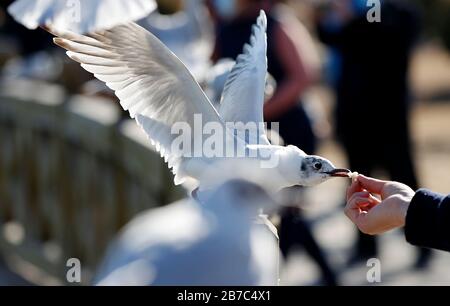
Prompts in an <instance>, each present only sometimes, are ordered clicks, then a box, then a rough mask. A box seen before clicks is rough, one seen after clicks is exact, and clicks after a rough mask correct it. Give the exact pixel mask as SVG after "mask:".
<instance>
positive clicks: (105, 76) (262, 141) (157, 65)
mask: <svg viewBox="0 0 450 306" xmlns="http://www.w3.org/2000/svg"><path fill="white" fill-rule="evenodd" d="M47 30H48V31H49V32H51V33H53V34H54V35H55V36H58V37H56V38H54V42H55V43H56V44H57V45H59V46H61V47H63V48H65V49H66V50H68V52H67V55H68V56H69V57H70V58H72V59H73V60H75V61H77V62H79V63H81V66H82V67H83V68H84V69H86V70H87V71H89V72H91V73H93V74H94V75H95V77H97V78H98V79H99V80H101V81H103V82H105V83H106V85H107V86H108V87H109V88H111V89H112V90H114V91H115V93H116V95H117V97H118V98H119V99H120V104H121V105H122V107H123V108H124V109H125V110H128V111H129V113H130V116H131V117H132V118H135V119H136V121H137V123H138V124H139V125H140V126H141V127H142V128H143V129H144V131H145V132H146V134H147V135H148V136H149V138H150V140H151V142H152V143H153V144H154V145H155V146H156V149H157V150H159V152H160V153H161V156H162V157H164V159H165V161H166V162H168V165H169V168H171V169H172V171H173V173H174V174H175V183H176V184H182V183H184V182H186V181H192V180H194V181H195V182H196V184H197V185H196V186H197V187H198V186H199V187H200V191H201V190H202V189H205V190H206V189H208V186H207V185H208V183H209V182H211V181H212V180H213V179H211V178H212V177H214V176H216V177H220V176H222V175H223V171H214V169H216V168H218V165H219V164H220V163H224V162H225V163H227V164H230V163H233V162H235V161H237V160H244V161H245V162H246V163H248V164H249V165H250V164H252V165H253V166H254V169H252V170H250V172H253V171H255V172H258V173H259V176H260V177H261V182H265V184H264V187H267V188H269V189H271V191H274V192H276V191H279V190H281V189H283V188H286V187H290V186H295V185H302V186H312V185H316V184H319V183H322V182H324V181H326V180H328V179H330V178H332V177H338V176H339V177H348V176H349V173H350V171H349V170H346V169H336V167H335V166H334V165H333V164H332V163H331V162H330V161H328V160H326V159H324V158H322V157H319V156H309V155H306V154H305V153H304V152H303V151H302V150H301V149H299V148H297V147H294V146H287V147H284V146H275V145H271V144H270V142H269V141H268V139H267V137H266V131H265V129H264V128H258V127H260V126H261V125H262V126H263V104H264V89H265V84H266V74H267V57H266V51H267V35H266V30H267V19H266V15H265V13H264V12H263V11H261V13H260V16H259V17H258V20H257V24H256V25H254V27H253V33H252V36H251V39H250V44H247V45H245V47H244V52H243V54H241V55H240V56H239V57H238V58H237V61H236V65H235V66H234V68H233V70H232V71H231V73H230V75H229V77H228V80H227V82H226V84H225V89H224V92H223V95H222V101H221V106H220V108H219V110H216V109H215V108H214V107H213V105H212V104H211V102H210V101H209V99H208V98H207V97H206V95H205V93H204V92H203V90H202V89H201V88H200V86H199V84H198V83H197V82H196V81H195V80H194V78H193V77H192V75H191V73H190V72H189V71H188V70H187V68H186V67H185V66H184V64H183V63H182V62H181V61H180V60H179V59H178V58H177V57H176V56H175V55H174V54H173V53H172V52H171V51H170V50H169V49H168V48H167V47H166V46H164V45H163V44H162V43H161V42H160V41H159V40H158V39H157V38H156V37H155V36H154V35H152V34H151V33H149V32H148V31H146V30H145V29H143V28H142V27H140V26H138V25H137V24H135V23H127V24H124V25H119V26H116V27H114V28H112V29H110V30H104V31H97V32H94V33H91V34H89V35H88V36H83V35H78V34H75V33H71V32H68V31H59V30H58V29H54V28H47ZM199 115H201V116H202V124H203V125H202V126H201V127H200V130H199V129H198V127H197V126H196V125H197V124H198V116H199ZM180 122H181V123H186V124H187V125H188V126H189V127H190V128H191V131H192V133H190V134H189V133H188V134H187V135H184V136H186V137H188V138H189V139H188V142H189V144H190V143H194V144H196V143H198V142H201V144H203V145H205V140H204V138H205V135H204V134H205V133H204V130H202V127H204V126H205V125H206V124H207V123H214V124H216V125H218V126H219V127H221V128H222V131H223V132H222V134H223V135H222V136H223V137H222V138H223V145H224V146H225V147H227V148H228V147H232V146H234V149H235V151H239V152H245V155H244V156H240V155H239V154H235V155H232V156H231V157H230V156H229V155H226V156H225V155H224V156H219V157H218V156H210V155H209V154H204V152H203V151H201V152H199V151H198V150H199V148H200V150H202V148H203V147H202V146H201V145H200V146H196V145H194V146H193V147H194V148H193V149H190V148H189V147H190V145H183V149H182V150H181V149H180V150H175V149H174V148H177V147H176V146H173V144H174V143H176V142H178V141H179V140H180V137H179V136H180V135H178V134H176V133H173V129H172V128H173V127H174V125H176V124H178V123H180ZM228 123H243V124H250V125H251V124H252V123H253V124H254V125H252V126H256V128H254V129H252V130H250V134H251V135H253V136H254V137H246V136H245V134H244V136H242V133H239V132H241V131H239V130H238V131H236V129H233V130H232V129H230V128H229V125H228ZM243 129H244V131H243V132H244V133H245V131H246V130H245V129H246V127H243ZM249 129H251V128H249ZM247 132H248V131H247ZM185 144H186V143H185ZM251 161H253V163H251ZM255 161H256V162H255ZM222 169H225V170H226V169H227V167H226V166H225V167H224V168H222ZM205 172H208V179H205V178H204V177H205Z"/></svg>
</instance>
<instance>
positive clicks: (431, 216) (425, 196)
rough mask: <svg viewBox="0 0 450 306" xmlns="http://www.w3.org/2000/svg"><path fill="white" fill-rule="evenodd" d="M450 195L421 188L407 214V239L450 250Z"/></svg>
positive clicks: (423, 244) (414, 242)
mask: <svg viewBox="0 0 450 306" xmlns="http://www.w3.org/2000/svg"><path fill="white" fill-rule="evenodd" d="M449 218H450V197H447V198H445V197H444V196H442V195H438V194H435V193H433V192H431V191H428V190H425V189H421V190H419V191H417V193H416V195H415V196H414V198H413V199H412V201H411V204H410V206H409V209H408V213H407V216H406V225H405V235H406V240H407V241H408V242H409V243H411V244H413V245H417V246H422V247H428V248H435V249H441V250H446V251H450V232H449V230H450V220H449Z"/></svg>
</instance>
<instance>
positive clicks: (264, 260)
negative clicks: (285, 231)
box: [95, 180, 279, 286]
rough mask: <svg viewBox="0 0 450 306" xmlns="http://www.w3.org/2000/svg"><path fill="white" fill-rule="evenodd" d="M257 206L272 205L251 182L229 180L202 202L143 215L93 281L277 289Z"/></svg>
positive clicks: (272, 252) (270, 240)
mask: <svg viewBox="0 0 450 306" xmlns="http://www.w3.org/2000/svg"><path fill="white" fill-rule="evenodd" d="M261 208H266V209H267V208H269V209H270V208H272V209H273V208H275V203H274V202H273V200H272V199H271V198H270V197H269V195H268V194H267V193H266V192H265V191H264V190H263V189H262V188H260V187H258V186H257V185H255V184H252V183H249V182H244V181H237V180H235V181H229V182H227V183H225V184H224V185H221V186H220V187H218V188H217V189H215V190H214V191H213V192H212V193H211V194H210V196H209V197H208V198H207V199H206V200H205V202H204V203H202V204H199V203H198V202H196V201H194V200H192V199H191V200H184V201H181V202H177V203H175V204H172V205H169V206H166V207H163V208H159V209H156V210H152V211H149V212H147V213H143V214H142V215H140V216H139V217H137V218H136V219H135V220H134V221H132V222H131V223H130V224H129V225H127V226H126V227H125V229H124V231H123V232H122V233H121V234H120V235H119V237H118V239H117V240H116V241H115V242H114V243H113V244H112V245H111V247H110V248H109V249H108V252H107V255H106V257H105V260H104V262H103V263H102V264H101V266H100V269H99V271H98V274H97V277H96V281H95V283H96V284H98V285H106V286H110V285H115V286H117V285H141V286H143V285H159V286H161V285H176V286H180V285H181V286H183V285H188V286H198V285H210V286H211V285H213V286H220V285H221V286H225V285H229V286H230V285H233V286H239V285H253V286H258V285H271V286H273V285H277V284H278V253H279V251H278V239H277V237H276V236H275V235H274V233H273V232H272V231H271V230H270V229H269V227H267V226H266V225H265V224H264V219H261V217H257V214H258V210H259V209H261ZM257 219H259V224H258V222H255V220H257Z"/></svg>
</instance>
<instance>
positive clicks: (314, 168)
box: [300, 155, 351, 186]
mask: <svg viewBox="0 0 450 306" xmlns="http://www.w3.org/2000/svg"><path fill="white" fill-rule="evenodd" d="M350 173H351V171H350V170H348V169H339V168H336V167H335V166H334V165H333V164H332V163H331V162H330V161H329V160H327V159H325V158H323V157H320V156H312V155H309V156H305V157H304V158H303V159H302V161H301V165H300V177H301V179H300V181H301V185H303V186H314V185H318V184H321V183H323V182H325V181H327V180H329V179H331V178H334V177H346V178H348V177H349V174H350Z"/></svg>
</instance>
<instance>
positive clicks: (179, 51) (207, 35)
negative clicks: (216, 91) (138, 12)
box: [137, 0, 214, 83]
mask: <svg viewBox="0 0 450 306" xmlns="http://www.w3.org/2000/svg"><path fill="white" fill-rule="evenodd" d="M137 24H139V25H140V26H142V27H143V28H144V29H146V30H147V31H149V32H150V33H152V34H153V35H155V36H156V37H157V38H158V39H159V40H161V41H162V42H163V43H164V45H166V46H167V47H168V48H169V49H170V50H171V51H172V52H173V53H175V55H176V56H177V57H178V58H179V59H180V60H181V61H182V62H183V63H184V64H185V65H186V67H187V68H188V69H189V71H190V72H191V73H192V74H193V76H194V77H195V79H196V80H197V82H199V83H202V82H203V78H204V76H205V74H206V73H207V71H208V70H209V69H210V67H211V61H210V59H209V57H210V55H211V53H212V51H213V50H212V49H213V42H214V37H213V35H214V34H213V33H212V32H213V30H212V29H213V28H214V26H213V24H212V22H211V20H210V19H209V17H208V12H207V10H206V7H205V5H204V2H203V1H199V0H184V5H183V10H181V11H178V12H176V13H174V14H169V15H165V14H161V13H159V12H158V11H157V10H155V11H154V12H152V13H151V14H150V15H148V16H147V17H145V18H144V19H142V20H139V21H138V22H137Z"/></svg>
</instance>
